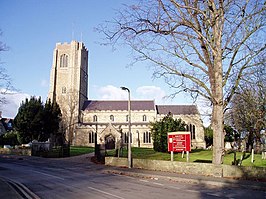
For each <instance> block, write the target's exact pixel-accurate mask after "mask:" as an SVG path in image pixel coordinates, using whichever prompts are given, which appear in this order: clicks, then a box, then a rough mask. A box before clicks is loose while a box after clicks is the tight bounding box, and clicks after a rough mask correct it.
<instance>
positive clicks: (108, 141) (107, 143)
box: [105, 135, 115, 150]
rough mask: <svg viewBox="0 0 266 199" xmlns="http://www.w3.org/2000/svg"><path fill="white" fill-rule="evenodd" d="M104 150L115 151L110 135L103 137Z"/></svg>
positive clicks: (113, 141) (112, 138)
mask: <svg viewBox="0 0 266 199" xmlns="http://www.w3.org/2000/svg"><path fill="white" fill-rule="evenodd" d="M105 149H106V150H110V149H115V138H114V136H112V135H108V136H106V137H105Z"/></svg>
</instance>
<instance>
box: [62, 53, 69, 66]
mask: <svg viewBox="0 0 266 199" xmlns="http://www.w3.org/2000/svg"><path fill="white" fill-rule="evenodd" d="M67 66H68V55H66V54H63V55H61V56H60V67H61V68H65V67H67Z"/></svg>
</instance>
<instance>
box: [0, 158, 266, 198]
mask: <svg viewBox="0 0 266 199" xmlns="http://www.w3.org/2000/svg"><path fill="white" fill-rule="evenodd" d="M110 169H111V168H110V167H107V166H104V165H99V164H94V163H92V162H90V161H89V159H86V161H83V162H82V161H77V159H75V158H73V159H71V158H66V159H45V158H38V157H18V156H5V155H1V156H0V177H3V178H5V179H8V180H11V181H12V182H15V183H18V184H20V185H22V186H25V187H27V188H28V189H29V190H31V191H32V192H33V193H34V194H36V195H35V196H36V197H37V196H38V197H39V198H43V199H46V198H47V199H49V198H51V199H61V198H64V199H72V198H78V199H83V198H84V199H85V198H86V199H87V198H93V199H103V198H105V199H106V198H114V199H115V198H117V199H133V198H138V199H140V198H141V199H150V198H152V199H155V198H163V199H171V198H175V199H176V198H190V199H193V198H266V193H265V192H263V191H259V190H250V189H233V188H230V187H223V188H221V187H215V186H213V187H211V186H202V185H193V184H186V183H180V182H179V183H177V182H173V181H169V180H162V179H156V178H155V179H152V178H147V179H146V178H137V177H131V176H125V175H118V174H113V173H112V172H107V171H108V170H110Z"/></svg>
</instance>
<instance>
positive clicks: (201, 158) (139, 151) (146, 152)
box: [107, 148, 266, 167]
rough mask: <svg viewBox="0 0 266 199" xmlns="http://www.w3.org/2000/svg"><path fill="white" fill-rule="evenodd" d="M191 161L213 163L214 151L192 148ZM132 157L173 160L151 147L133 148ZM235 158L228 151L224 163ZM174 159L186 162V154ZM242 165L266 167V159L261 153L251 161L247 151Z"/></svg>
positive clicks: (230, 162) (124, 153)
mask: <svg viewBox="0 0 266 199" xmlns="http://www.w3.org/2000/svg"><path fill="white" fill-rule="evenodd" d="M107 154H108V156H113V155H114V151H108V152H107ZM241 155H242V153H241V152H237V153H236V159H240V158H241ZM189 156H190V158H189V162H205V163H211V161H212V151H211V150H199V149H196V150H192V151H191V152H190V153H189ZM122 157H127V150H126V149H124V150H123V154H122ZM132 158H136V159H151V160H168V161H170V160H171V155H170V153H161V152H155V151H154V150H153V149H149V148H132ZM233 160H234V153H228V154H226V155H225V157H224V164H227V165H232V162H233ZM174 161H179V162H186V154H185V155H184V158H182V154H181V153H175V154H174ZM242 166H257V167H266V160H262V159H261V154H255V155H254V162H253V163H251V154H250V153H246V155H245V158H244V160H243V161H242Z"/></svg>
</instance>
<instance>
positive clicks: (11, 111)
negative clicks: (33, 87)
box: [0, 91, 30, 118]
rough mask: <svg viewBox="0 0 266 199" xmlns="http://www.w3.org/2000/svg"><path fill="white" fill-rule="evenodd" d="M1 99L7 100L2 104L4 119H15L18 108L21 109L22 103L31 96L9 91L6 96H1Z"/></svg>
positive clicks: (0, 107) (0, 105) (0, 106)
mask: <svg viewBox="0 0 266 199" xmlns="http://www.w3.org/2000/svg"><path fill="white" fill-rule="evenodd" d="M0 97H1V98H4V99H5V103H4V104H0V111H2V117H6V118H14V117H15V116H16V115H17V112H18V108H19V107H20V104H21V103H22V101H24V100H25V99H26V98H30V95H29V94H26V93H18V92H14V91H7V92H6V94H0Z"/></svg>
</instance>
